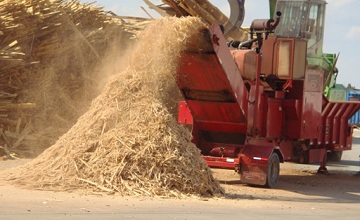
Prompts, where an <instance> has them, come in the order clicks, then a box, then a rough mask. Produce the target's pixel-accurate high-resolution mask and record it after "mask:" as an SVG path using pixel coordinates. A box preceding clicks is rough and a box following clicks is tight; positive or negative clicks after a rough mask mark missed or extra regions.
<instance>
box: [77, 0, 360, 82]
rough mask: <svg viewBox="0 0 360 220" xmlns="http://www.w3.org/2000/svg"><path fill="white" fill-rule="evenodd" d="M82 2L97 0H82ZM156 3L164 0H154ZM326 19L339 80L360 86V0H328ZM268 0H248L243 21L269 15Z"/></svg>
mask: <svg viewBox="0 0 360 220" xmlns="http://www.w3.org/2000/svg"><path fill="white" fill-rule="evenodd" d="M80 2H82V3H88V2H89V3H90V2H94V0H80ZM151 2H153V3H154V4H159V3H161V1H160V0H151ZM210 2H211V3H213V4H214V5H216V6H217V7H218V8H219V9H220V10H222V11H223V12H224V13H225V14H227V15H229V12H230V8H229V6H228V1H226V0H210ZM327 3H328V4H327V9H326V10H327V13H326V20H325V39H324V52H325V53H336V54H337V53H339V52H340V57H339V59H338V62H337V67H338V69H339V76H338V79H337V82H338V83H341V84H344V85H345V86H347V85H348V84H349V83H351V85H353V86H356V88H360V43H359V41H360V1H359V0H327ZM95 5H98V6H104V8H105V9H106V10H111V11H113V12H114V13H116V14H118V15H123V16H137V17H148V16H147V14H146V13H145V12H144V11H143V10H142V9H141V8H140V6H143V7H144V8H145V9H146V10H147V11H148V12H150V13H151V14H152V15H153V16H155V17H156V16H157V17H158V14H157V13H156V12H154V11H153V10H151V9H149V8H148V7H147V5H146V4H145V3H144V2H143V1H142V0H117V1H116V0H97V1H96V3H95ZM268 11H269V7H268V0H246V1H245V20H244V23H243V25H244V26H249V25H250V23H251V21H252V20H253V19H255V18H268V17H269V12H268Z"/></svg>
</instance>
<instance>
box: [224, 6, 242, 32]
mask: <svg viewBox="0 0 360 220" xmlns="http://www.w3.org/2000/svg"><path fill="white" fill-rule="evenodd" d="M228 2H229V4H230V17H229V19H228V21H227V22H226V23H225V25H224V26H225V36H226V37H229V36H232V35H234V33H236V32H237V31H238V30H239V29H240V28H241V25H242V23H243V21H244V17H245V7H244V4H245V0H228Z"/></svg>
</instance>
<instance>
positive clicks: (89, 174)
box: [3, 17, 222, 197]
mask: <svg viewBox="0 0 360 220" xmlns="http://www.w3.org/2000/svg"><path fill="white" fill-rule="evenodd" d="M204 28H206V27H205V25H204V23H202V22H201V21H200V20H199V19H198V18H194V17H192V18H180V19H179V18H167V19H159V20H157V21H156V22H154V23H153V24H151V25H150V26H149V28H148V29H147V30H146V31H145V32H144V33H143V34H142V36H141V41H140V42H139V44H138V46H137V48H136V50H135V51H134V53H133V54H132V56H131V62H130V64H129V66H128V68H127V69H126V70H125V71H123V72H122V73H120V74H119V75H117V76H116V77H115V78H113V79H112V80H111V81H110V82H109V83H108V84H107V86H106V87H105V89H104V91H103V92H102V93H101V95H100V96H98V97H97V98H96V99H95V100H94V101H93V102H92V105H91V108H90V109H89V110H88V111H87V112H86V113H85V114H84V115H83V116H82V117H80V118H79V120H78V122H77V123H76V124H75V125H74V126H73V127H72V128H71V129H70V130H69V131H68V132H67V133H66V134H64V135H63V136H62V137H60V139H59V140H58V141H57V142H56V143H55V144H54V145H53V146H52V147H50V148H49V149H47V150H46V151H44V153H43V154H41V155H40V156H39V157H38V158H36V159H35V160H34V161H32V162H30V163H29V164H27V165H25V166H23V167H21V168H19V169H16V170H12V171H11V174H9V173H6V175H4V174H3V176H7V177H8V179H10V180H11V181H13V182H14V183H16V184H18V185H21V186H23V187H26V188H35V189H41V190H85V192H87V193H89V192H90V193H96V192H106V193H118V194H120V195H142V196H143V195H146V196H164V197H179V196H184V195H201V196H212V195H214V194H217V193H221V192H222V189H221V188H220V186H219V184H218V182H217V181H216V180H214V178H213V176H212V174H211V170H210V169H209V168H208V166H207V165H206V163H205V162H204V161H203V159H202V158H201V157H200V152H199V150H198V149H197V148H196V146H194V145H193V144H192V143H191V134H190V132H189V131H188V130H187V129H185V128H184V127H182V126H180V125H178V124H177V122H176V120H175V118H174V116H173V114H172V113H171V112H172V111H173V110H172V108H173V107H175V106H174V103H175V101H176V100H175V99H174V97H177V96H178V89H177V87H176V84H175V80H174V73H176V68H177V65H178V58H179V55H180V52H181V51H183V50H189V49H190V50H194V48H197V49H201V45H204V44H203V43H202V42H203V41H204V39H203V31H202V30H204ZM154 33H156V35H155V34H154ZM206 45H207V44H206V43H205V46H206Z"/></svg>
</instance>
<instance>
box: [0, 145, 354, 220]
mask: <svg viewBox="0 0 360 220" xmlns="http://www.w3.org/2000/svg"><path fill="white" fill-rule="evenodd" d="M359 155H360V139H356V140H355V145H354V149H353V150H352V151H348V152H345V153H344V155H343V161H342V162H341V163H334V164H331V165H329V167H328V168H329V171H330V172H346V173H350V174H351V175H353V174H356V173H357V172H358V171H359ZM24 162H26V161H24ZM12 163H14V162H12V161H9V162H0V168H4V167H12V166H14V164H12ZM291 166H292V167H296V168H304V167H305V168H309V169H317V165H298V164H284V167H285V168H286V167H291ZM301 166H303V167H301ZM359 180H360V178H359V179H355V181H356V182H354V184H360V181H359ZM234 187H237V185H235V186H234ZM238 187H246V186H243V185H238ZM243 189H244V188H243ZM245 189H246V188H245ZM331 189H335V191H336V186H334V187H333V188H330V190H331ZM353 189H354V188H353ZM355 189H358V188H355ZM249 190H254V189H250V188H249ZM257 190H260V191H261V190H264V192H265V189H261V188H260V189H257ZM315 190H316V188H315ZM274 192H275V194H276V193H278V192H281V191H279V190H277V191H274ZM332 193H334V192H332ZM335 193H336V192H335ZM299 194H300V193H298V192H296V191H293V192H291V193H288V195H290V197H283V196H280V197H278V196H277V195H274V197H273V198H274V199H272V197H270V198H265V197H264V198H262V197H254V198H252V197H241V195H240V196H239V197H237V198H234V199H223V198H217V199H209V200H206V199H186V200H177V199H143V198H124V197H116V196H115V197H114V196H105V197H103V196H84V195H78V194H74V193H64V192H44V191H30V190H24V189H18V188H15V187H13V186H9V185H8V184H6V183H3V184H2V185H1V184H0V219H14V220H19V219H24V218H26V219H87V220H90V219H200V220H201V219H204V220H205V219H206V220H211V219H213V220H215V219H216V220H218V219H233V218H238V219H276V220H278V219H284V218H289V219H307V220H310V219H317V220H318V219H320V220H321V219H323V220H325V219H326V220H327V219H342V220H345V219H359V218H360V208H359V203H360V190H358V191H356V190H355V191H354V190H352V191H348V192H346V195H336V196H333V195H332V196H327V195H326V194H321V193H319V194H316V193H312V194H311V193H309V194H306V193H304V192H302V194H301V195H299ZM340 194H343V193H340ZM291 195H294V196H296V197H297V199H293V198H291ZM343 197H344V198H343ZM345 197H346V198H345Z"/></svg>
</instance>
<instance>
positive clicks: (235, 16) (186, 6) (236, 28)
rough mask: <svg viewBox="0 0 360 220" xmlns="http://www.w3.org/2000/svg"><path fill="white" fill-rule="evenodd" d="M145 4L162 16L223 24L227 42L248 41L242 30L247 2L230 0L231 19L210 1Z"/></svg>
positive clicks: (190, 0) (193, 0) (181, 0)
mask: <svg viewBox="0 0 360 220" xmlns="http://www.w3.org/2000/svg"><path fill="white" fill-rule="evenodd" d="M144 2H145V3H146V4H147V5H148V6H149V8H151V9H153V10H155V11H157V12H158V13H159V14H161V15H162V16H167V15H170V16H176V17H182V16H198V17H200V18H202V19H203V20H204V21H206V22H207V23H209V24H210V25H212V24H215V23H218V24H222V25H224V27H225V33H224V34H225V37H226V38H227V40H239V41H244V40H246V39H247V35H248V34H247V32H245V31H244V30H243V29H242V28H241V25H242V23H243V20H244V15H245V9H244V4H245V0H228V2H229V4H230V17H229V18H228V17H227V16H226V15H225V14H224V13H223V12H221V11H220V10H219V9H218V8H217V7H215V6H214V5H213V4H211V3H210V2H209V1H208V0H176V1H175V0H162V2H163V4H161V5H156V6H155V5H154V4H152V3H151V2H150V1H149V0H144ZM164 14H165V15H164Z"/></svg>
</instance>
